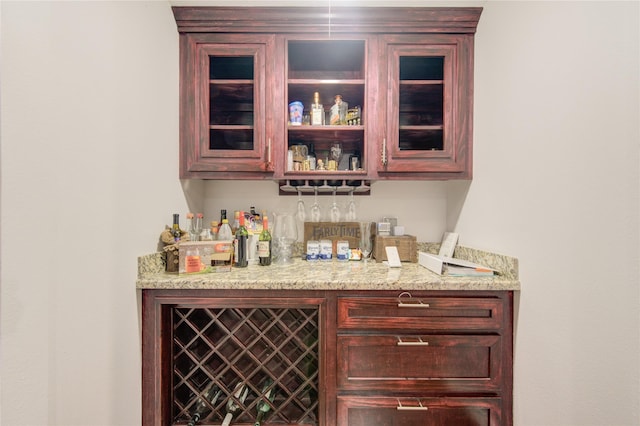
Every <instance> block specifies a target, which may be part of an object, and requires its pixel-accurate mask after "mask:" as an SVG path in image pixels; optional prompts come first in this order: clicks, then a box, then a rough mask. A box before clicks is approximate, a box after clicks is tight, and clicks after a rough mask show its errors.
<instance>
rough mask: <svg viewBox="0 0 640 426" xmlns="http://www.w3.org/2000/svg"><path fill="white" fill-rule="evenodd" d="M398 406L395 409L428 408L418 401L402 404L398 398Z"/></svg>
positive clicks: (414, 409) (415, 409) (419, 409)
mask: <svg viewBox="0 0 640 426" xmlns="http://www.w3.org/2000/svg"><path fill="white" fill-rule="evenodd" d="M397 401H398V406H397V407H396V410H406V411H409V410H413V411H427V410H428V409H429V407H425V406H424V405H422V402H420V401H418V405H417V406H416V405H402V403H401V402H400V400H399V399H398V400H397Z"/></svg>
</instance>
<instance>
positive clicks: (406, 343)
mask: <svg viewBox="0 0 640 426" xmlns="http://www.w3.org/2000/svg"><path fill="white" fill-rule="evenodd" d="M396 345H397V346H429V342H425V341H424V340H422V338H421V337H418V340H408V341H404V340H402V339H401V338H400V337H398V343H397V344H396Z"/></svg>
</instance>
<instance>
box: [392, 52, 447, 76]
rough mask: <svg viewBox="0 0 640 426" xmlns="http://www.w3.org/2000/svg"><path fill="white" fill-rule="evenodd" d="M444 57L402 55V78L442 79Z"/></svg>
mask: <svg viewBox="0 0 640 426" xmlns="http://www.w3.org/2000/svg"><path fill="white" fill-rule="evenodd" d="M443 78H444V57H442V56H439V57H438V56H401V57H400V80H442V79H443Z"/></svg>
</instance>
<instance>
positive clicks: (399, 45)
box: [377, 34, 473, 179]
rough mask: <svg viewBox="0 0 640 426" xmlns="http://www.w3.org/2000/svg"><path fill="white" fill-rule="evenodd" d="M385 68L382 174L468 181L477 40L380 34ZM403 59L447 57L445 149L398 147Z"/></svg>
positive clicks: (453, 36)
mask: <svg viewBox="0 0 640 426" xmlns="http://www.w3.org/2000/svg"><path fill="white" fill-rule="evenodd" d="M380 45H381V49H382V50H383V52H384V53H383V56H384V59H385V60H384V61H383V63H384V64H386V69H385V68H384V67H383V68H382V70H381V71H382V72H380V78H381V82H380V87H381V88H386V89H383V90H380V92H379V93H380V94H381V95H382V97H384V101H381V104H382V105H384V109H383V111H384V114H385V116H384V117H383V119H382V120H381V123H383V126H384V129H383V137H382V141H380V143H381V148H380V161H379V162H378V167H377V170H378V175H379V176H381V177H385V176H386V177H388V178H394V177H396V178H398V177H405V178H406V177H411V176H420V175H421V174H428V175H429V176H431V177H432V178H439V179H452V178H453V179H470V178H471V176H472V146H473V141H472V137H473V122H472V116H473V37H472V36H471V35H468V34H426V35H382V36H381V40H380ZM400 56H442V57H444V81H443V115H444V116H443V125H442V131H443V149H442V150H433V151H431V150H428V151H427V150H424V151H422V150H402V149H401V148H400V142H399V132H400V128H401V126H400V122H399V114H398V112H399V107H400V105H399V96H400V75H399V73H400V71H399V68H400V66H399V58H400Z"/></svg>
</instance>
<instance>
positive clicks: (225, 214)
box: [218, 209, 227, 224]
mask: <svg viewBox="0 0 640 426" xmlns="http://www.w3.org/2000/svg"><path fill="white" fill-rule="evenodd" d="M225 219H227V211H226V210H225V209H222V210H220V222H218V223H220V224H222V221H223V220H225Z"/></svg>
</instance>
